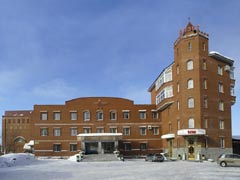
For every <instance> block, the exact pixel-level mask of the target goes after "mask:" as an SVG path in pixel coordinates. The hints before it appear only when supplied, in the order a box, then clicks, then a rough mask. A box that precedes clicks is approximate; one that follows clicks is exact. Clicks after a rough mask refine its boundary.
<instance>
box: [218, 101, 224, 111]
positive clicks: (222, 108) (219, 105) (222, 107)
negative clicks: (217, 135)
mask: <svg viewBox="0 0 240 180" xmlns="http://www.w3.org/2000/svg"><path fill="white" fill-rule="evenodd" d="M218 110H219V111H224V102H223V101H219V104H218Z"/></svg>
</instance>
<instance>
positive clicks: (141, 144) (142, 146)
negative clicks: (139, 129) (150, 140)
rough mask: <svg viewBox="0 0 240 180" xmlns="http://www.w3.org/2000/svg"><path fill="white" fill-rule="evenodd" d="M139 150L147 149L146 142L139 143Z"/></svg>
mask: <svg viewBox="0 0 240 180" xmlns="http://www.w3.org/2000/svg"><path fill="white" fill-rule="evenodd" d="M140 150H141V151H145V150H147V143H140Z"/></svg>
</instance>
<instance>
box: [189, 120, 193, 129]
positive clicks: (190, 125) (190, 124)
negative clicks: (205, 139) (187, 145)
mask: <svg viewBox="0 0 240 180" xmlns="http://www.w3.org/2000/svg"><path fill="white" fill-rule="evenodd" d="M188 128H194V119H193V118H190V119H189V120H188Z"/></svg>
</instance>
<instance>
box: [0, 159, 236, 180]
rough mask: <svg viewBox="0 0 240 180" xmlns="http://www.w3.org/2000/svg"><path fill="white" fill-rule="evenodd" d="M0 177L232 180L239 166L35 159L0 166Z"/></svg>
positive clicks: (199, 163)
mask: <svg viewBox="0 0 240 180" xmlns="http://www.w3.org/2000/svg"><path fill="white" fill-rule="evenodd" d="M0 177H1V180H9V179H18V180H22V179H24V180H28V179H29V180H30V179H35V180H38V179H39V180H42V179H44V180H48V179H52V180H53V179H67V180H78V179H84V180H100V179H101V180H126V179H127V180H135V179H136V180H143V179H144V180H155V179H156V180H159V179H165V180H166V179H171V180H174V179H176V180H181V179H184V180H186V179H189V180H190V179H191V180H192V179H200V180H201V179H208V180H209V179H210V180H212V179H213V180H214V179H218V180H219V179H229V180H231V179H233V180H235V179H239V178H240V167H220V166H219V165H218V164H217V163H216V162H189V161H170V162H146V161H145V160H144V159H140V160H137V159H131V160H125V161H124V162H122V161H113V162H72V161H68V160H38V161H36V162H34V163H32V164H30V165H24V166H15V167H9V168H0ZM33 177H34V178H33Z"/></svg>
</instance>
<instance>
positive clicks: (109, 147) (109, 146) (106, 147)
mask: <svg viewBox="0 0 240 180" xmlns="http://www.w3.org/2000/svg"><path fill="white" fill-rule="evenodd" d="M102 149H103V151H104V153H113V151H114V150H115V149H114V142H102Z"/></svg>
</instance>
